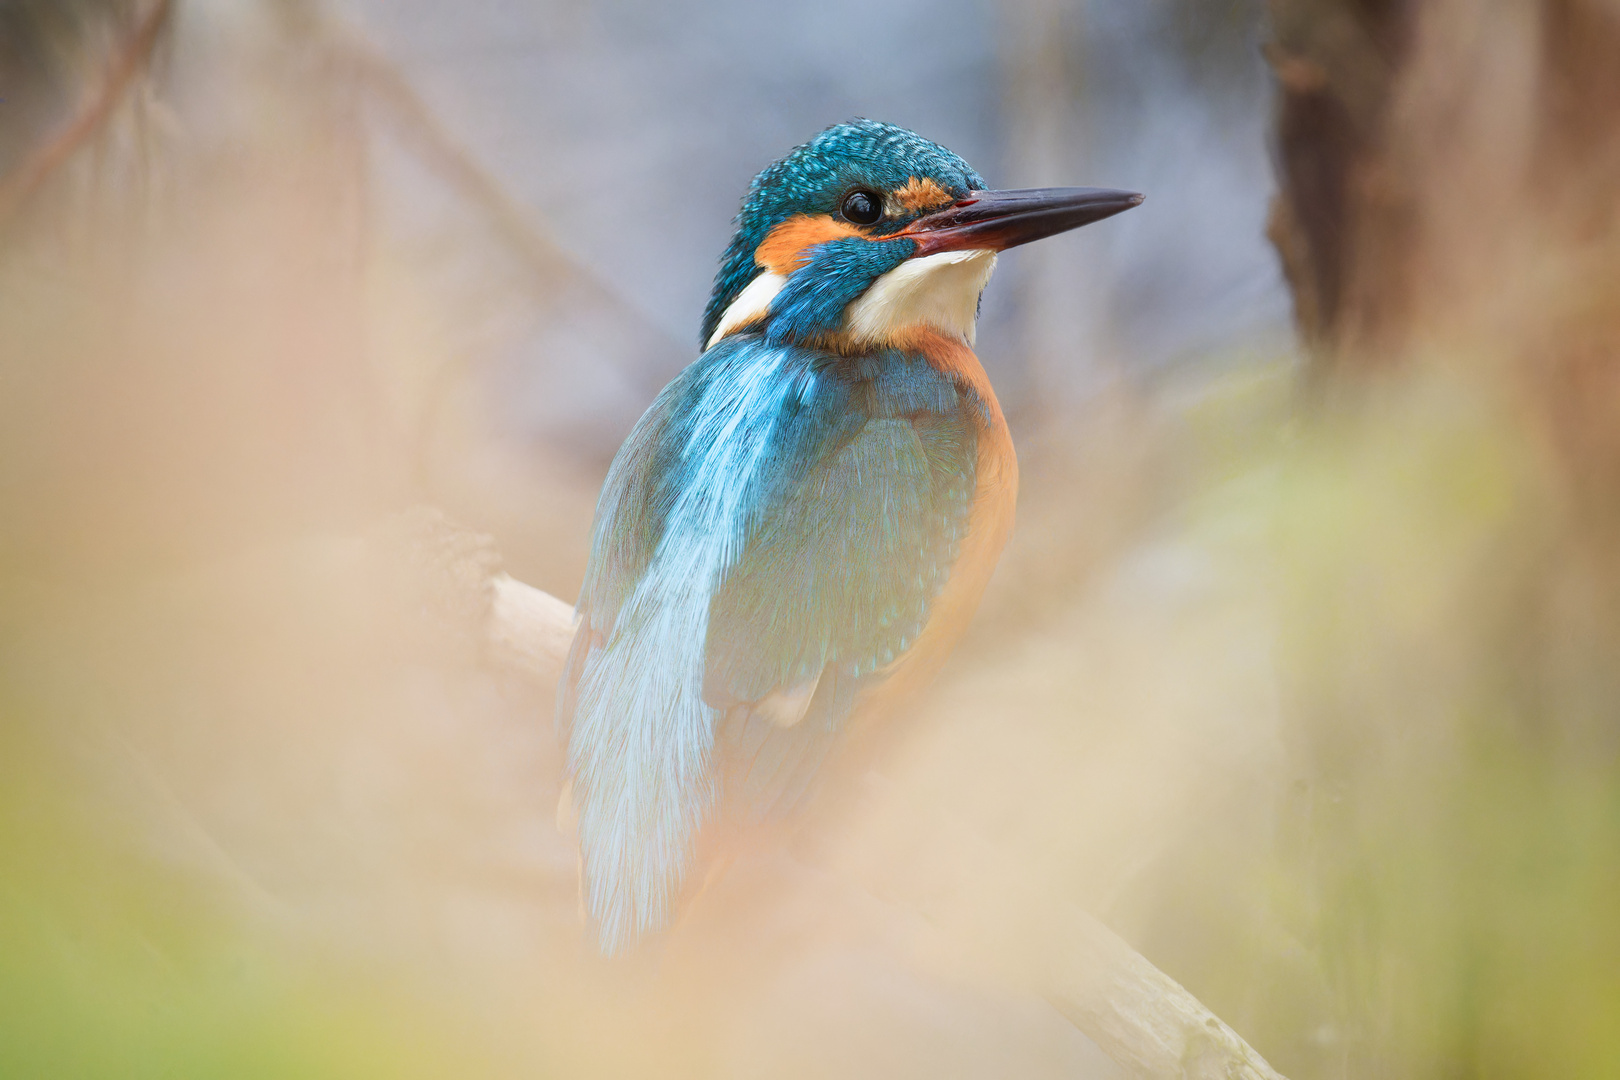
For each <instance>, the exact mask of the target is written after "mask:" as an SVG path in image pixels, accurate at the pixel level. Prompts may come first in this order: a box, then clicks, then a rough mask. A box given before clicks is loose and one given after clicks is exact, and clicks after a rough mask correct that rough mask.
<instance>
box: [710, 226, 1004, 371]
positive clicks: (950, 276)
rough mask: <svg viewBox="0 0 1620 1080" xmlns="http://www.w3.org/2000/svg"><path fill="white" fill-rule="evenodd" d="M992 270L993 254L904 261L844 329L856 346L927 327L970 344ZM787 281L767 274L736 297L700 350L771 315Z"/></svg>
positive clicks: (861, 301)
mask: <svg viewBox="0 0 1620 1080" xmlns="http://www.w3.org/2000/svg"><path fill="white" fill-rule="evenodd" d="M995 268H996V253H995V252H993V251H986V250H982V249H981V250H975V251H941V252H939V253H938V254H935V255H924V256H923V257H922V258H920V259H907V260H906V261H905V262H903V263H901V264H900V265H899V266H897V267H895V268H894V269H893V270H890V271H889V272H888V273H887V274H884V275H883V276H882V277H880V278H878V279H877V280H876V281H874V282H873V283H872V287H871V288H869V289H867V290H866V292H864V293H862V294H861V295H860V296H859V297H858V298H857V299H856V300H855V301H854V303H852V304H850V305H849V308H848V309H847V310H846V311H845V312H844V329H845V330H846V331H848V333H849V334H850V335H851V336H852V337H854V338H855V339H856V340H857V341H869V342H873V343H881V342H885V341H887V340H889V339H890V338H892V337H893V336H894V335H895V334H898V333H900V332H902V331H905V330H909V329H911V328H913V327H917V326H926V327H929V328H930V329H933V330H937V331H939V332H940V333H942V334H945V335H946V336H948V337H955V338H960V339H961V340H963V341H965V342H967V343H968V344H969V345H971V344H973V334H974V326H975V324H976V323H977V322H978V318H979V294H980V293H982V292H983V291H984V287H985V285H986V284H987V283H989V281H990V274H991V273H992V272H993V271H994V270H995ZM785 284H787V278H785V277H783V276H782V275H781V274H775V273H772V272H771V271H769V270H766V271H765V272H763V273H761V274H760V275H758V276H757V277H755V278H754V280H753V281H750V282H749V283H748V286H747V287H746V288H744V289H743V291H742V292H740V293H738V294H737V299H735V300H733V301H732V302H731V303H730V304H729V305H728V306H727V307H726V312H725V314H724V315H722V316H721V317H720V324H719V325H718V326H716V327H715V328H714V333H713V334H711V335H710V336H709V340H708V342H706V343H705V344H704V346H703V347H704V348H705V349H708V348H712V347H713V346H714V343H715V342H717V341H719V340H720V339H721V338H723V337H725V336H726V335H727V334H729V333H731V332H732V331H733V330H735V329H737V328H738V327H739V326H744V325H746V324H748V323H750V322H752V321H754V320H755V319H757V318H759V317H761V316H763V315H764V314H765V313H766V312H767V311H769V310H770V307H771V301H773V300H775V299H776V294H777V293H779V292H781V291H782V286H783V285H785Z"/></svg>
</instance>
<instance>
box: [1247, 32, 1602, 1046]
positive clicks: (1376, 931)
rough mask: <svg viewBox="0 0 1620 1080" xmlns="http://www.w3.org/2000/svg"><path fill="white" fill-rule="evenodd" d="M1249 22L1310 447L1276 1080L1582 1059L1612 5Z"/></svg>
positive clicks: (1596, 837) (1597, 1025)
mask: <svg viewBox="0 0 1620 1080" xmlns="http://www.w3.org/2000/svg"><path fill="white" fill-rule="evenodd" d="M1270 12H1271V17H1272V40H1271V41H1270V42H1269V43H1268V45H1267V50H1266V51H1267V58H1268V60H1269V62H1270V64H1271V66H1272V69H1273V71H1274V73H1275V75H1276V79H1277V84H1278V105H1277V114H1276V144H1275V150H1276V160H1277V167H1278V173H1279V176H1278V181H1279V188H1280V191H1279V194H1278V196H1277V199H1276V202H1275V204H1274V207H1273V214H1272V221H1271V230H1270V231H1271V236H1272V239H1273V241H1274V242H1275V244H1276V246H1277V249H1278V251H1279V253H1280V255H1281V257H1282V260H1283V264H1284V267H1285V270H1286V273H1287V277H1288V281H1289V283H1290V285H1291V287H1292V289H1293V293H1294V300H1295V310H1296V317H1297V321H1298V325H1299V329H1300V332H1301V336H1302V338H1303V339H1304V342H1305V345H1306V347H1307V351H1308V365H1309V370H1310V372H1311V374H1312V375H1313V376H1314V379H1313V383H1314V388H1315V390H1316V391H1318V397H1317V402H1316V403H1317V404H1318V405H1322V406H1326V407H1325V408H1321V409H1319V410H1317V411H1316V413H1315V415H1314V417H1313V419H1314V420H1315V421H1316V422H1318V423H1319V424H1320V425H1321V429H1323V430H1330V431H1332V432H1333V433H1334V434H1332V435H1330V436H1329V437H1328V438H1326V439H1324V441H1323V443H1322V444H1320V445H1318V446H1317V448H1316V449H1318V450H1322V449H1326V450H1327V451H1328V452H1327V453H1325V454H1323V455H1322V457H1321V459H1320V460H1319V461H1318V463H1317V464H1316V465H1313V466H1307V467H1305V468H1304V469H1302V470H1301V471H1300V474H1299V477H1298V479H1299V480H1301V481H1302V482H1301V483H1300V485H1299V489H1298V495H1299V497H1300V499H1302V500H1315V501H1314V502H1312V503H1311V504H1310V505H1311V509H1310V510H1309V511H1305V510H1300V509H1298V507H1299V506H1302V505H1304V503H1303V502H1298V503H1295V504H1293V505H1291V506H1290V507H1287V508H1285V510H1284V516H1285V518H1286V519H1287V520H1288V522H1289V524H1290V527H1293V528H1296V529H1297V530H1299V531H1298V533H1297V535H1296V537H1295V542H1294V547H1293V548H1292V549H1291V555H1290V557H1291V558H1292V559H1293V560H1294V561H1293V564H1292V565H1291V566H1290V567H1289V568H1288V570H1287V571H1286V572H1287V573H1290V574H1292V575H1293V577H1292V578H1291V579H1290V581H1289V585H1290V588H1291V589H1293V590H1294V591H1293V594H1292V600H1293V601H1294V608H1293V610H1292V611H1291V613H1290V616H1289V618H1290V620H1291V621H1290V622H1289V623H1288V624H1286V625H1285V630H1284V641H1285V642H1286V646H1285V649H1286V651H1287V652H1288V653H1289V655H1290V659H1292V660H1294V661H1296V666H1295V668H1294V669H1293V671H1292V672H1291V675H1292V677H1293V682H1294V685H1293V686H1292V687H1291V693H1292V695H1293V699H1294V700H1293V704H1294V708H1293V709H1292V710H1291V721H1290V723H1291V726H1292V730H1291V732H1290V739H1291V745H1292V747H1293V750H1294V754H1295V764H1296V765H1297V767H1298V768H1299V774H1300V777H1301V780H1300V782H1299V785H1298V792H1299V798H1298V800H1297V802H1298V805H1297V806H1294V807H1292V808H1290V816H1289V818H1288V820H1287V822H1285V828H1284V837H1285V852H1284V856H1285V861H1287V862H1288V864H1289V867H1290V871H1291V874H1292V880H1293V882H1294V884H1295V885H1296V886H1297V889H1298V891H1297V894H1296V895H1294V896H1293V898H1292V900H1293V902H1294V904H1295V907H1294V917H1296V918H1297V920H1298V923H1299V926H1300V936H1301V938H1302V939H1303V940H1305V941H1307V942H1309V943H1310V944H1311V946H1312V948H1313V950H1314V952H1315V953H1316V956H1317V958H1318V960H1319V961H1320V964H1321V966H1322V968H1323V970H1324V973H1325V974H1326V975H1327V977H1328V979H1329V981H1330V982H1331V983H1332V985H1333V987H1334V993H1335V997H1336V1002H1337V1004H1336V1009H1337V1015H1336V1016H1335V1017H1333V1019H1332V1021H1331V1023H1328V1024H1325V1025H1323V1028H1322V1032H1323V1034H1322V1041H1323V1044H1324V1046H1325V1047H1327V1048H1328V1050H1329V1051H1330V1052H1328V1053H1325V1054H1324V1055H1323V1057H1322V1059H1321V1060H1320V1061H1319V1062H1318V1063H1317V1064H1318V1066H1319V1068H1313V1069H1311V1070H1306V1069H1300V1070H1298V1071H1299V1073H1300V1074H1301V1075H1332V1076H1346V1077H1349V1076H1355V1077H1369V1076H1377V1077H1384V1076H1389V1077H1395V1076H1402V1077H1416V1076H1439V1075H1446V1076H1462V1075H1501V1076H1540V1075H1545V1076H1552V1075H1600V1074H1607V1073H1608V1071H1609V1070H1611V1069H1612V1068H1613V1067H1614V1062H1615V1057H1614V1055H1616V1054H1617V1053H1620V1046H1617V1044H1616V1041H1615V1039H1614V1038H1613V1037H1612V1035H1610V1036H1600V1035H1598V1034H1596V1033H1598V1032H1602V1031H1605V1030H1606V1031H1611V1032H1612V1031H1613V1029H1614V1015H1613V1012H1612V1000H1613V998H1612V993H1613V987H1614V982H1613V974H1612V973H1613V970H1614V967H1613V965H1614V962H1615V957H1616V954H1617V942H1616V940H1615V935H1614V933H1613V932H1612V931H1611V930H1610V929H1608V927H1609V924H1610V923H1611V922H1612V903H1613V897H1614V887H1613V882H1614V881H1616V880H1620V878H1617V868H1616V863H1615V860H1614V856H1613V854H1612V835H1613V829H1612V821H1613V820H1614V819H1613V815H1612V807H1613V806H1614V805H1615V803H1614V798H1615V795H1614V793H1615V791H1616V790H1617V789H1620V785H1617V783H1616V776H1617V772H1620V770H1617V767H1616V761H1617V753H1616V745H1617V733H1620V722H1617V716H1616V706H1615V702H1616V700H1620V698H1617V691H1620V685H1617V684H1616V679H1615V675H1614V671H1613V668H1614V665H1613V656H1614V655H1615V652H1616V649H1617V648H1620V587H1617V585H1620V560H1617V559H1616V557H1615V552H1616V551H1617V550H1620V548H1617V547H1616V546H1615V543H1614V540H1615V536H1616V531H1615V526H1616V524H1617V522H1620V513H1617V510H1620V198H1617V197H1616V191H1617V181H1620V63H1616V58H1617V57H1620V6H1617V5H1616V4H1614V3H1612V2H1609V0H1510V2H1507V3H1487V2H1485V0H1271V3H1270ZM1347 432H1348V434H1347ZM1312 515H1314V516H1312ZM1606 808H1609V809H1606ZM1604 995H1609V996H1608V998H1607V1000H1608V1001H1609V1002H1611V1004H1609V1005H1605V1004H1604V1000H1605V997H1604ZM1553 1000H1556V1001H1558V1002H1560V1003H1561V1004H1560V1005H1559V1006H1558V1007H1557V1008H1554V1007H1552V1006H1550V1005H1544V1004H1542V1002H1544V1001H1553ZM1279 1064H1281V1065H1283V1066H1284V1067H1285V1068H1287V1067H1289V1063H1288V1062H1287V1060H1286V1059H1285V1060H1282V1061H1280V1062H1279Z"/></svg>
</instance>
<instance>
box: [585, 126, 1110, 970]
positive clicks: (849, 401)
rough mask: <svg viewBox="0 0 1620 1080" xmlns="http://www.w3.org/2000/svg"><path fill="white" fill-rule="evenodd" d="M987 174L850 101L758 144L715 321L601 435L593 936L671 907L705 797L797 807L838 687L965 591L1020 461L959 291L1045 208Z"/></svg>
mask: <svg viewBox="0 0 1620 1080" xmlns="http://www.w3.org/2000/svg"><path fill="white" fill-rule="evenodd" d="M983 186H984V185H983V181H982V180H980V179H979V177H978V175H977V174H976V173H974V172H973V171H972V170H971V169H970V168H969V167H968V166H967V165H966V163H965V162H963V161H962V160H961V159H960V158H958V157H957V156H956V155H955V154H952V153H951V152H950V151H948V150H945V149H944V148H942V147H939V146H937V145H935V144H933V143H930V142H928V141H927V140H924V139H922V138H921V137H919V136H917V135H915V134H913V133H911V132H908V131H905V130H904V129H901V128H895V127H892V126H890V125H885V124H877V123H874V122H871V121H858V122H855V123H851V124H844V125H839V126H837V127H834V128H831V129H829V130H828V131H827V132H823V133H822V135H820V136H818V137H817V138H816V139H815V140H812V141H811V142H810V143H807V144H806V145H805V146H803V147H799V148H798V149H796V150H795V151H793V152H792V153H791V154H789V155H788V156H787V157H786V158H784V159H783V160H782V161H780V162H778V163H776V164H774V165H772V166H771V167H770V168H768V169H766V170H765V171H764V172H762V173H761V174H760V176H759V177H758V178H756V180H755V181H754V184H753V186H752V187H751V188H750V191H749V195H748V198H747V200H746V201H745V203H744V208H743V211H742V213H741V214H740V215H739V218H738V230H737V234H736V237H735V238H734V240H733V242H732V244H731V246H730V247H729V248H728V250H727V253H726V255H725V257H724V260H723V262H722V266H721V270H720V274H719V276H718V277H717V279H716V282H715V288H714V294H713V298H712V299H711V302H710V304H709V307H708V310H707V312H706V313H705V316H704V321H703V337H704V340H705V341H706V342H710V344H709V347H708V348H707V349H706V351H705V352H704V353H703V354H702V355H701V356H700V357H699V358H698V359H697V360H696V361H695V362H694V363H693V364H692V365H691V366H690V367H688V368H687V369H686V370H685V371H684V372H682V373H681V375H680V376H679V377H677V378H676V379H675V381H674V382H672V383H671V384H670V385H669V386H668V387H666V388H665V390H664V391H663V392H662V393H661V394H660V395H659V396H658V398H657V400H656V401H654V402H653V404H652V406H651V407H650V408H649V409H648V410H647V413H646V414H645V415H644V416H643V417H642V418H641V420H640V421H639V422H638V423H637V425H636V427H635V429H634V430H633V431H632V432H631V434H630V436H629V438H628V439H627V440H626V442H625V444H624V446H623V448H622V449H621V450H620V451H619V454H618V455H617V457H616V458H615V459H614V462H613V465H612V466H611V468H610V470H609V473H608V477H607V480H606V483H605V484H604V487H603V490H602V496H601V499H600V501H599V503H598V507H597V516H596V522H595V525H594V528H593V532H592V540H591V557H590V563H589V567H588V570H587V574H586V580H585V584H584V588H583V590H582V592H581V595H580V599H579V604H578V611H579V615H580V631H579V633H578V636H577V637H576V639H575V642H574V646H573V649H572V651H571V653H570V656H569V659H568V665H567V670H566V672H565V677H564V680H563V687H562V691H561V696H560V700H559V710H558V711H559V719H560V723H561V726H562V729H563V731H564V733H565V736H566V738H567V742H568V770H569V775H570V778H571V798H572V802H573V808H574V810H575V813H576V816H577V822H578V835H579V844H580V854H581V864H582V869H583V874H584V882H583V891H584V898H585V903H586V908H587V910H588V912H589V914H590V917H591V919H592V922H593V924H594V926H595V929H596V932H597V934H598V937H599V940H600V942H601V945H602V947H603V949H604V951H605V952H608V953H610V954H612V953H615V952H618V951H621V950H622V949H624V948H625V947H627V946H628V945H629V944H630V943H631V942H633V941H634V940H635V939H636V938H638V937H639V936H641V935H643V934H645V933H646V932H648V931H649V930H653V929H656V928H658V927H660V926H663V925H664V924H665V923H667V922H668V920H669V919H670V917H671V915H672V908H673V905H674V903H675V897H676V896H677V895H678V893H679V889H680V885H681V883H682V880H683V878H684V876H685V875H686V873H687V870H688V868H689V863H690V860H691V858H692V851H693V847H694V842H695V838H696V837H697V835H698V833H699V832H700V831H701V830H702V829H703V827H704V826H705V824H707V823H708V822H710V821H712V820H714V818H715V817H716V816H717V815H721V814H724V815H726V816H729V817H734V818H737V819H740V820H744V821H748V820H758V819H761V818H766V817H770V816H772V815H777V814H781V813H783V812H786V811H787V810H789V809H791V808H792V806H793V805H794V804H795V803H796V802H797V800H798V799H799V797H800V796H801V795H802V794H803V792H804V791H805V790H806V788H807V786H808V785H809V783H810V782H811V779H812V778H813V776H814V773H815V771H816V768H817V767H818V766H819V765H820V763H821V762H822V760H823V759H824V758H825V756H826V755H827V753H828V751H829V748H830V746H831V745H832V743H833V741H834V739H835V738H836V736H837V734H838V732H839V730H840V729H841V727H842V725H843V724H844V723H845V721H846V719H847V718H848V716H849V715H850V713H851V712H852V711H853V710H855V709H856V708H858V707H860V703H861V702H862V701H863V700H865V699H866V697H868V696H869V695H870V694H872V693H873V692H874V691H875V689H876V688H877V687H879V686H880V685H881V684H883V683H884V682H885V680H887V679H889V678H890V677H891V676H893V675H894V673H895V672H897V671H899V670H901V669H902V668H904V667H905V666H906V665H907V664H909V663H912V662H914V661H915V660H917V658H918V657H920V656H922V655H923V654H925V653H928V654H933V655H943V653H942V652H941V649H942V648H948V647H949V642H950V640H951V638H952V637H953V636H954V634H955V633H957V632H959V626H958V625H957V624H958V623H965V619H966V616H968V615H970V614H971V610H972V606H973V604H974V603H976V601H977V595H978V590H979V589H982V587H983V580H984V579H985V578H987V577H988V574H989V570H990V567H992V566H993V565H994V559H995V555H996V552H997V551H999V548H1000V545H1001V542H1002V541H1003V540H1004V539H1005V533H1006V529H1007V527H1009V526H1010V523H1011V499H1012V492H1013V490H1014V488H1015V485H1016V463H1015V462H1014V461H1013V459H1012V456H1011V445H1010V442H1009V441H1008V440H1007V438H1006V431H1005V425H1004V424H1003V422H1002V421H1001V414H1000V410H999V408H998V407H997V406H996V404H995V401H994V395H993V393H992V392H991V391H990V388H989V384H988V382H987V381H986V380H984V378H983V372H982V369H981V368H979V367H978V365H977V362H976V361H975V360H973V358H972V353H971V351H970V350H969V349H968V343H969V340H970V339H971V336H972V319H973V315H974V313H975V311H974V310H973V309H976V305H977V300H978V289H979V288H982V285H983V280H984V279H987V278H988V274H989V269H988V268H989V266H990V265H993V257H994V256H993V252H994V251H995V250H998V249H999V248H1000V247H1006V246H1011V244H1012V243H1017V242H1022V241H1021V239H1019V237H1020V236H1023V235H1025V234H1032V233H1033V234H1038V235H1048V234H1050V233H1051V232H1054V231H1059V230H1058V229H1057V228H1053V227H1051V222H1050V220H1047V219H1041V220H1039V221H1035V220H1034V219H1033V218H1032V217H1031V216H1030V214H1029V213H1028V212H1027V211H1028V206H1027V205H1026V204H1027V199H1026V203H1025V204H1020V208H1019V211H1018V213H1019V214H1023V215H1024V217H1023V218H1018V217H1017V214H1006V213H1004V214H1002V215H1001V216H999V217H997V216H994V215H989V216H986V215H985V214H984V213H981V212H975V211H973V210H972V207H973V206H976V205H978V203H979V202H981V201H986V200H988V201H993V199H994V197H997V196H1005V195H1017V196H1028V195H1030V194H1031V193H986V192H983V191H981V190H980V189H982V188H983ZM1064 190H1065V191H1070V192H1072V191H1075V190H1078V191H1081V192H1087V193H1089V194H1088V195H1087V198H1089V199H1091V200H1092V201H1093V202H1095V201H1096V193H1094V192H1092V189H1064ZM1034 194H1045V193H1034ZM1107 194H1110V195H1112V196H1115V197H1116V201H1118V197H1120V196H1121V193H1107ZM1065 198H1067V199H1068V200H1069V201H1068V202H1066V203H1063V204H1062V205H1061V206H1059V207H1057V208H1056V210H1054V207H1053V206H1052V205H1045V204H1043V205H1044V212H1045V213H1046V214H1047V216H1048V218H1049V217H1050V215H1051V213H1053V212H1057V211H1060V210H1063V209H1064V208H1065V207H1067V208H1068V211H1067V212H1069V213H1070V215H1071V216H1074V215H1075V213H1076V211H1075V210H1074V208H1073V204H1075V199H1076V196H1074V195H1073V194H1068V195H1066V196H1065ZM1047 201H1048V203H1050V202H1051V198H1048V200H1047ZM1138 201H1139V199H1138ZM1131 205H1134V203H1131ZM1123 208H1124V206H1123V205H1122V206H1119V207H1118V209H1123ZM1109 212H1117V209H1115V210H1110V211H1109ZM976 214H977V216H976ZM1099 216H1105V215H1104V214H1101V213H1098V212H1096V211H1095V209H1093V210H1092V211H1091V217H1090V220H1095V219H1096V217H1099ZM1020 221H1022V222H1023V224H1022V225H1020V224H1019V222H1020ZM1032 222H1033V223H1032ZM1081 223H1083V222H1082V221H1075V222H1073V224H1081ZM1063 227H1073V225H1072V224H1071V225H1067V226H1063ZM1020 229H1021V230H1022V232H1019V230H1020ZM998 230H999V231H998ZM1028 238H1033V235H1030V236H1028ZM941 252H943V253H944V254H941ZM930 258H932V260H933V261H932V262H930V261H927V260H928V259H930ZM974 275H979V276H974ZM964 283H965V284H964ZM929 288H934V289H935V290H936V292H937V293H938V294H939V295H935V294H931V293H929V292H928V289H929ZM958 294H960V295H958ZM940 295H943V296H944V297H945V300H943V301H942V300H940ZM958 309H964V310H958ZM857 326H858V327H862V328H865V329H863V330H862V331H861V332H860V333H859V334H857V333H856V331H855V329H854V328H855V327H857ZM872 327H876V328H877V329H876V330H873V329H871V328H872ZM711 339H713V340H712V341H711ZM946 624H949V625H948V626H947V625H946Z"/></svg>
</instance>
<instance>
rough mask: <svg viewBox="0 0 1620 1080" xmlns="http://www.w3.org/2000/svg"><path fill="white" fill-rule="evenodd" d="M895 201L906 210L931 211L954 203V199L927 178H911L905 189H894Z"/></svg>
mask: <svg viewBox="0 0 1620 1080" xmlns="http://www.w3.org/2000/svg"><path fill="white" fill-rule="evenodd" d="M894 197H895V201H897V202H898V203H899V204H900V205H901V206H903V207H905V208H906V209H907V210H911V211H917V210H932V209H933V208H934V207H936V206H944V205H945V204H946V203H949V202H955V201H956V197H955V196H954V195H952V194H951V193H950V192H948V191H946V190H945V189H944V188H942V187H940V186H939V185H938V184H936V183H935V182H934V181H932V180H930V179H928V178H927V177H916V176H913V177H912V178H911V179H910V180H907V181H906V186H905V187H900V188H895V189H894Z"/></svg>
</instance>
